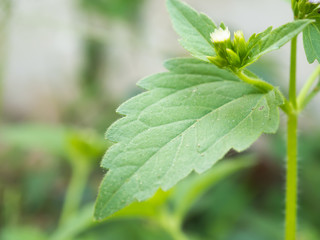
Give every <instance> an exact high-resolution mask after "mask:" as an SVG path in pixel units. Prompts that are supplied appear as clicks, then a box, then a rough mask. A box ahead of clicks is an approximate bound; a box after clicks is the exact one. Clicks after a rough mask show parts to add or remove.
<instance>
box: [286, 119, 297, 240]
mask: <svg viewBox="0 0 320 240" xmlns="http://www.w3.org/2000/svg"><path fill="white" fill-rule="evenodd" d="M297 124H298V116H297V115H296V114H289V115H288V130H287V182H286V225H285V240H295V239H296V228H297V227H296V225H297V187H298V185H297Z"/></svg>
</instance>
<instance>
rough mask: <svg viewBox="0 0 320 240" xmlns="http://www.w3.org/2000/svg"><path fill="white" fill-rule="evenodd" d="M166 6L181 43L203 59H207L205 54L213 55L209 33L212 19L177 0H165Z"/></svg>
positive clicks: (213, 25)
mask: <svg viewBox="0 0 320 240" xmlns="http://www.w3.org/2000/svg"><path fill="white" fill-rule="evenodd" d="M167 8H168V11H169V14H170V17H171V21H172V25H173V28H174V29H175V31H176V32H177V33H178V34H179V35H180V37H181V39H180V43H181V45H182V46H183V47H184V48H185V49H186V50H187V51H189V52H190V53H191V55H192V56H194V57H196V58H199V59H201V60H203V61H208V59H207V56H214V55H215V52H214V48H213V43H212V42H211V40H210V33H212V32H213V31H214V30H215V29H216V26H215V24H214V23H213V22H212V20H211V19H210V18H208V17H207V16H206V15H204V14H201V13H198V12H196V11H195V10H194V9H193V8H191V7H190V6H188V5H187V4H185V3H182V2H180V1H179V0H167Z"/></svg>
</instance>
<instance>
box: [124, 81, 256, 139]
mask: <svg viewBox="0 0 320 240" xmlns="http://www.w3.org/2000/svg"><path fill="white" fill-rule="evenodd" d="M199 76H201V75H199ZM230 81H232V80H230ZM230 81H229V80H221V81H214V82H205V83H200V84H197V85H192V86H189V87H186V88H181V89H178V90H177V89H174V88H165V87H161V88H162V89H173V90H176V91H174V92H172V93H170V94H169V95H167V96H165V97H163V98H161V99H159V100H158V101H156V102H154V103H152V104H150V105H148V106H146V107H145V108H143V109H141V110H140V112H139V114H138V115H137V117H136V118H137V119H136V120H138V121H140V122H141V123H143V124H144V125H146V126H147V127H149V128H148V129H151V128H155V127H161V126H165V125H168V124H172V123H176V122H178V121H175V122H170V123H166V124H161V125H156V126H150V125H148V124H146V123H145V122H143V121H141V120H140V117H141V114H142V113H143V111H144V110H146V109H148V108H151V107H152V106H154V105H156V104H158V103H160V102H162V101H165V100H166V99H167V98H168V97H170V96H172V95H174V94H177V93H179V92H181V91H185V90H188V89H191V88H195V87H199V86H201V85H206V84H208V85H210V84H212V83H218V82H219V83H221V82H226V83H230ZM234 82H236V81H234ZM237 83H239V84H243V83H240V82H237ZM225 87H226V86H225V85H222V86H219V87H216V88H215V89H214V90H215V91H216V90H220V89H223V88H225ZM251 88H253V89H256V90H257V91H259V89H258V88H256V87H254V86H251ZM215 94H216V95H219V96H222V97H224V98H225V99H228V98H229V99H230V100H231V101H230V102H232V101H233V100H237V99H239V98H240V97H239V98H231V97H228V96H224V95H222V94H219V93H215ZM249 95H252V94H247V96H249ZM227 103H229V102H227ZM222 106H224V105H222ZM222 106H220V107H222ZM220 107H219V108H220ZM208 113H210V111H209V112H208ZM184 120H191V119H184ZM194 120H196V119H194ZM181 121H183V120H181ZM148 129H146V130H144V131H142V132H141V133H143V132H145V131H147V130H148ZM141 133H140V134H141ZM138 136H139V135H137V136H135V137H138ZM135 137H134V138H132V139H131V140H130V142H127V143H126V144H128V145H129V144H130V143H131V142H132V141H133V140H134V139H135Z"/></svg>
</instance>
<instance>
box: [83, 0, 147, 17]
mask: <svg viewBox="0 0 320 240" xmlns="http://www.w3.org/2000/svg"><path fill="white" fill-rule="evenodd" d="M80 1H81V4H82V6H83V8H85V9H86V10H89V11H95V12H97V13H99V14H101V15H102V16H110V17H117V18H122V19H125V20H134V19H136V18H137V17H138V15H139V9H140V6H141V4H142V2H143V1H144V0H80Z"/></svg>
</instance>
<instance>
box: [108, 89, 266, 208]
mask: <svg viewBox="0 0 320 240" xmlns="http://www.w3.org/2000/svg"><path fill="white" fill-rule="evenodd" d="M251 95H258V94H257V93H255V94H247V95H246V96H251ZM264 97H265V95H264V94H261V99H260V100H258V101H257V103H256V105H255V106H258V105H259V103H260V101H261V100H262V99H263V98H264ZM241 98H242V97H239V98H237V99H234V100H232V101H230V102H227V103H225V104H223V105H221V106H220V107H218V108H216V109H214V110H213V111H210V112H209V113H207V114H205V115H204V116H202V117H201V118H200V119H199V121H201V119H203V118H204V117H206V116H208V115H209V114H212V113H214V112H216V111H218V110H221V108H223V107H226V106H227V105H229V104H232V103H233V102H235V101H239V100H241ZM253 112H254V111H250V112H249V113H248V115H247V116H246V117H245V118H243V119H242V120H241V121H240V122H238V123H237V124H236V125H235V126H234V127H232V128H231V129H230V131H229V132H227V133H226V134H224V135H223V136H221V137H220V138H219V140H218V141H216V143H215V144H217V143H218V142H220V141H221V140H222V139H223V138H225V137H226V136H227V135H228V134H229V133H230V132H231V131H232V130H234V129H235V128H237V127H238V126H239V125H240V124H241V123H242V122H243V121H244V120H246V119H247V118H248V117H250V116H251V114H252V113H253ZM197 122H198V121H195V122H194V123H193V124H191V125H190V126H188V127H187V128H186V129H185V130H183V132H182V133H179V134H178V135H177V136H175V137H173V138H172V139H170V141H168V142H166V143H165V144H164V145H163V146H162V147H160V148H159V149H158V150H157V151H156V152H155V153H153V154H152V155H151V156H150V157H148V158H147V159H146V161H144V162H143V164H141V165H140V166H138V168H137V169H136V170H135V171H134V172H133V173H132V174H131V175H130V176H129V177H127V178H126V180H125V181H123V182H122V184H121V185H120V186H119V187H118V189H120V188H122V186H124V185H125V184H126V183H127V182H128V180H129V179H131V178H132V177H133V176H134V175H135V174H136V173H137V172H138V171H139V170H140V169H141V168H142V167H143V166H144V165H145V164H146V163H147V162H148V160H150V159H151V158H152V157H153V156H155V155H156V154H157V153H158V152H159V151H160V150H161V149H163V148H164V147H165V146H167V145H168V144H169V143H171V142H172V141H173V140H175V139H176V138H177V137H178V136H179V135H184V134H183V133H184V132H186V131H187V130H188V129H190V128H191V127H192V126H194V125H195V124H196V123H197ZM172 123H174V122H172ZM172 123H171V124H172ZM156 127H159V126H156ZM137 136H138V135H137ZM137 136H136V137H137ZM133 139H134V138H133ZM133 139H131V141H132V140H133ZM131 141H130V142H131ZM130 142H129V143H128V144H130ZM210 147H212V145H211V146H210ZM208 148H209V147H208ZM208 148H207V149H208ZM207 149H206V150H207ZM203 152H204V151H202V152H200V153H203ZM176 154H177V153H176ZM171 168H172V164H171V166H170V168H168V170H167V172H168V171H169V170H170V169H171ZM110 171H112V170H110ZM165 176H166V174H164V175H163V177H162V178H164V177H165ZM117 192H118V191H115V192H114V193H112V195H111V196H110V197H109V199H108V201H106V202H105V203H104V205H103V208H102V209H105V208H106V206H107V205H108V203H109V202H110V201H111V200H112V199H113V197H114V195H115V194H116V193H117Z"/></svg>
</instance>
